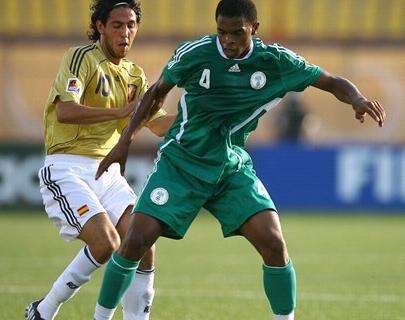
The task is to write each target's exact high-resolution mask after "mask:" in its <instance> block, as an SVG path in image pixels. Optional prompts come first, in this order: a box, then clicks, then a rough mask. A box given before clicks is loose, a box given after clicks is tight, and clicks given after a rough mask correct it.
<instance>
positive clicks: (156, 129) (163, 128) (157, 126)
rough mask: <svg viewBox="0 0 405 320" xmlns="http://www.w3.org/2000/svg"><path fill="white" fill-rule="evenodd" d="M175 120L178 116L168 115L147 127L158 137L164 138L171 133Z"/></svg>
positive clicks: (153, 121)
mask: <svg viewBox="0 0 405 320" xmlns="http://www.w3.org/2000/svg"><path fill="white" fill-rule="evenodd" d="M174 120H176V115H174V114H167V115H165V116H162V117H159V118H157V119H154V120H152V121H149V122H148V123H147V124H146V127H147V128H148V129H149V130H150V131H152V132H153V133H154V134H155V135H157V136H158V137H163V136H164V135H165V134H166V132H167V131H169V129H170V127H171V126H172V124H173V122H174ZM132 136H134V135H132Z"/></svg>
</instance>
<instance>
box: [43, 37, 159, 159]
mask: <svg viewBox="0 0 405 320" xmlns="http://www.w3.org/2000/svg"><path fill="white" fill-rule="evenodd" d="M147 88H148V83H147V79H146V76H145V73H144V72H143V70H142V68H140V67H139V66H137V65H135V64H134V63H132V62H131V61H129V60H127V59H121V62H120V63H119V65H116V64H114V63H112V62H110V61H109V60H108V59H107V58H106V56H105V55H104V53H103V51H102V50H101V47H100V43H99V42H96V43H94V44H91V45H87V46H81V47H74V48H70V49H69V50H68V51H67V52H66V53H65V55H64V57H63V59H62V62H61V65H60V67H59V71H58V74H57V76H56V79H55V81H54V83H53V85H52V87H51V90H50V93H49V96H48V100H47V102H46V106H45V111H44V127H45V151H46V154H60V153H62V154H76V155H84V156H89V157H104V156H106V155H107V154H108V152H109V151H110V150H111V149H112V148H113V147H114V146H115V144H116V143H117V142H118V139H119V138H120V135H121V133H122V131H123V129H124V128H125V127H126V126H127V124H128V121H129V118H127V119H122V120H112V121H106V122H101V123H96V124H86V125H84V124H63V123H60V122H58V120H57V117H56V104H55V99H56V98H57V97H59V99H60V100H61V101H63V102H67V101H74V102H76V103H79V104H82V105H85V106H88V107H98V108H123V107H124V106H125V105H126V104H127V103H128V100H129V99H130V98H131V97H132V96H133V95H135V97H136V98H139V97H140V96H142V95H143V94H144V93H145V92H146V91H147ZM165 114H166V113H165V112H164V110H160V111H158V112H157V113H156V115H155V116H154V117H153V119H151V121H152V120H154V119H156V118H159V117H161V116H163V115H165Z"/></svg>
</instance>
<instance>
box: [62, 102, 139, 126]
mask: <svg viewBox="0 0 405 320" xmlns="http://www.w3.org/2000/svg"><path fill="white" fill-rule="evenodd" d="M57 99H58V98H57ZM136 105H137V101H131V102H130V103H128V104H127V105H126V106H125V107H124V108H111V109H109V108H96V107H87V106H84V105H81V104H78V103H76V102H74V101H67V102H63V101H60V100H59V99H58V100H57V101H56V116H57V119H58V121H59V122H60V123H67V124H93V123H100V122H105V121H111V120H117V119H123V118H126V117H128V116H129V115H130V114H131V113H132V112H133V111H134V110H135V106H136Z"/></svg>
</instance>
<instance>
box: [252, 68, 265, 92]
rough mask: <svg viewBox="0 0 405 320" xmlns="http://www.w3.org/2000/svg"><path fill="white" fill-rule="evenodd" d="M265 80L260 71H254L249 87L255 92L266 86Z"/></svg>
mask: <svg viewBox="0 0 405 320" xmlns="http://www.w3.org/2000/svg"><path fill="white" fill-rule="evenodd" d="M266 82H267V78H266V75H265V74H264V73H263V72H261V71H256V72H255V73H254V74H252V76H251V77H250V86H251V87H252V88H253V89H255V90H260V89H261V88H263V87H264V86H265V85H266Z"/></svg>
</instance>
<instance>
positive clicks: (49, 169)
mask: <svg viewBox="0 0 405 320" xmlns="http://www.w3.org/2000/svg"><path fill="white" fill-rule="evenodd" d="M39 180H40V191H41V195H42V199H43V203H44V206H45V211H46V213H47V214H48V216H49V218H50V219H51V221H52V222H53V223H54V224H55V225H56V226H57V227H59V228H60V235H61V236H62V238H64V239H65V240H68V241H71V240H74V239H75V238H77V236H78V235H79V234H80V233H81V232H82V230H83V227H84V226H85V224H86V223H87V221H89V219H91V218H92V217H93V216H95V215H97V214H99V213H102V212H105V209H104V208H103V206H102V205H101V203H100V201H99V200H98V199H97V196H96V195H95V193H94V192H93V190H91V189H90V187H89V186H88V184H86V182H85V181H83V179H82V178H81V177H80V176H79V175H78V174H77V173H76V172H75V171H74V170H72V168H68V167H66V165H63V164H57V163H56V164H53V165H46V166H44V167H42V168H41V169H40V171H39Z"/></svg>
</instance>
